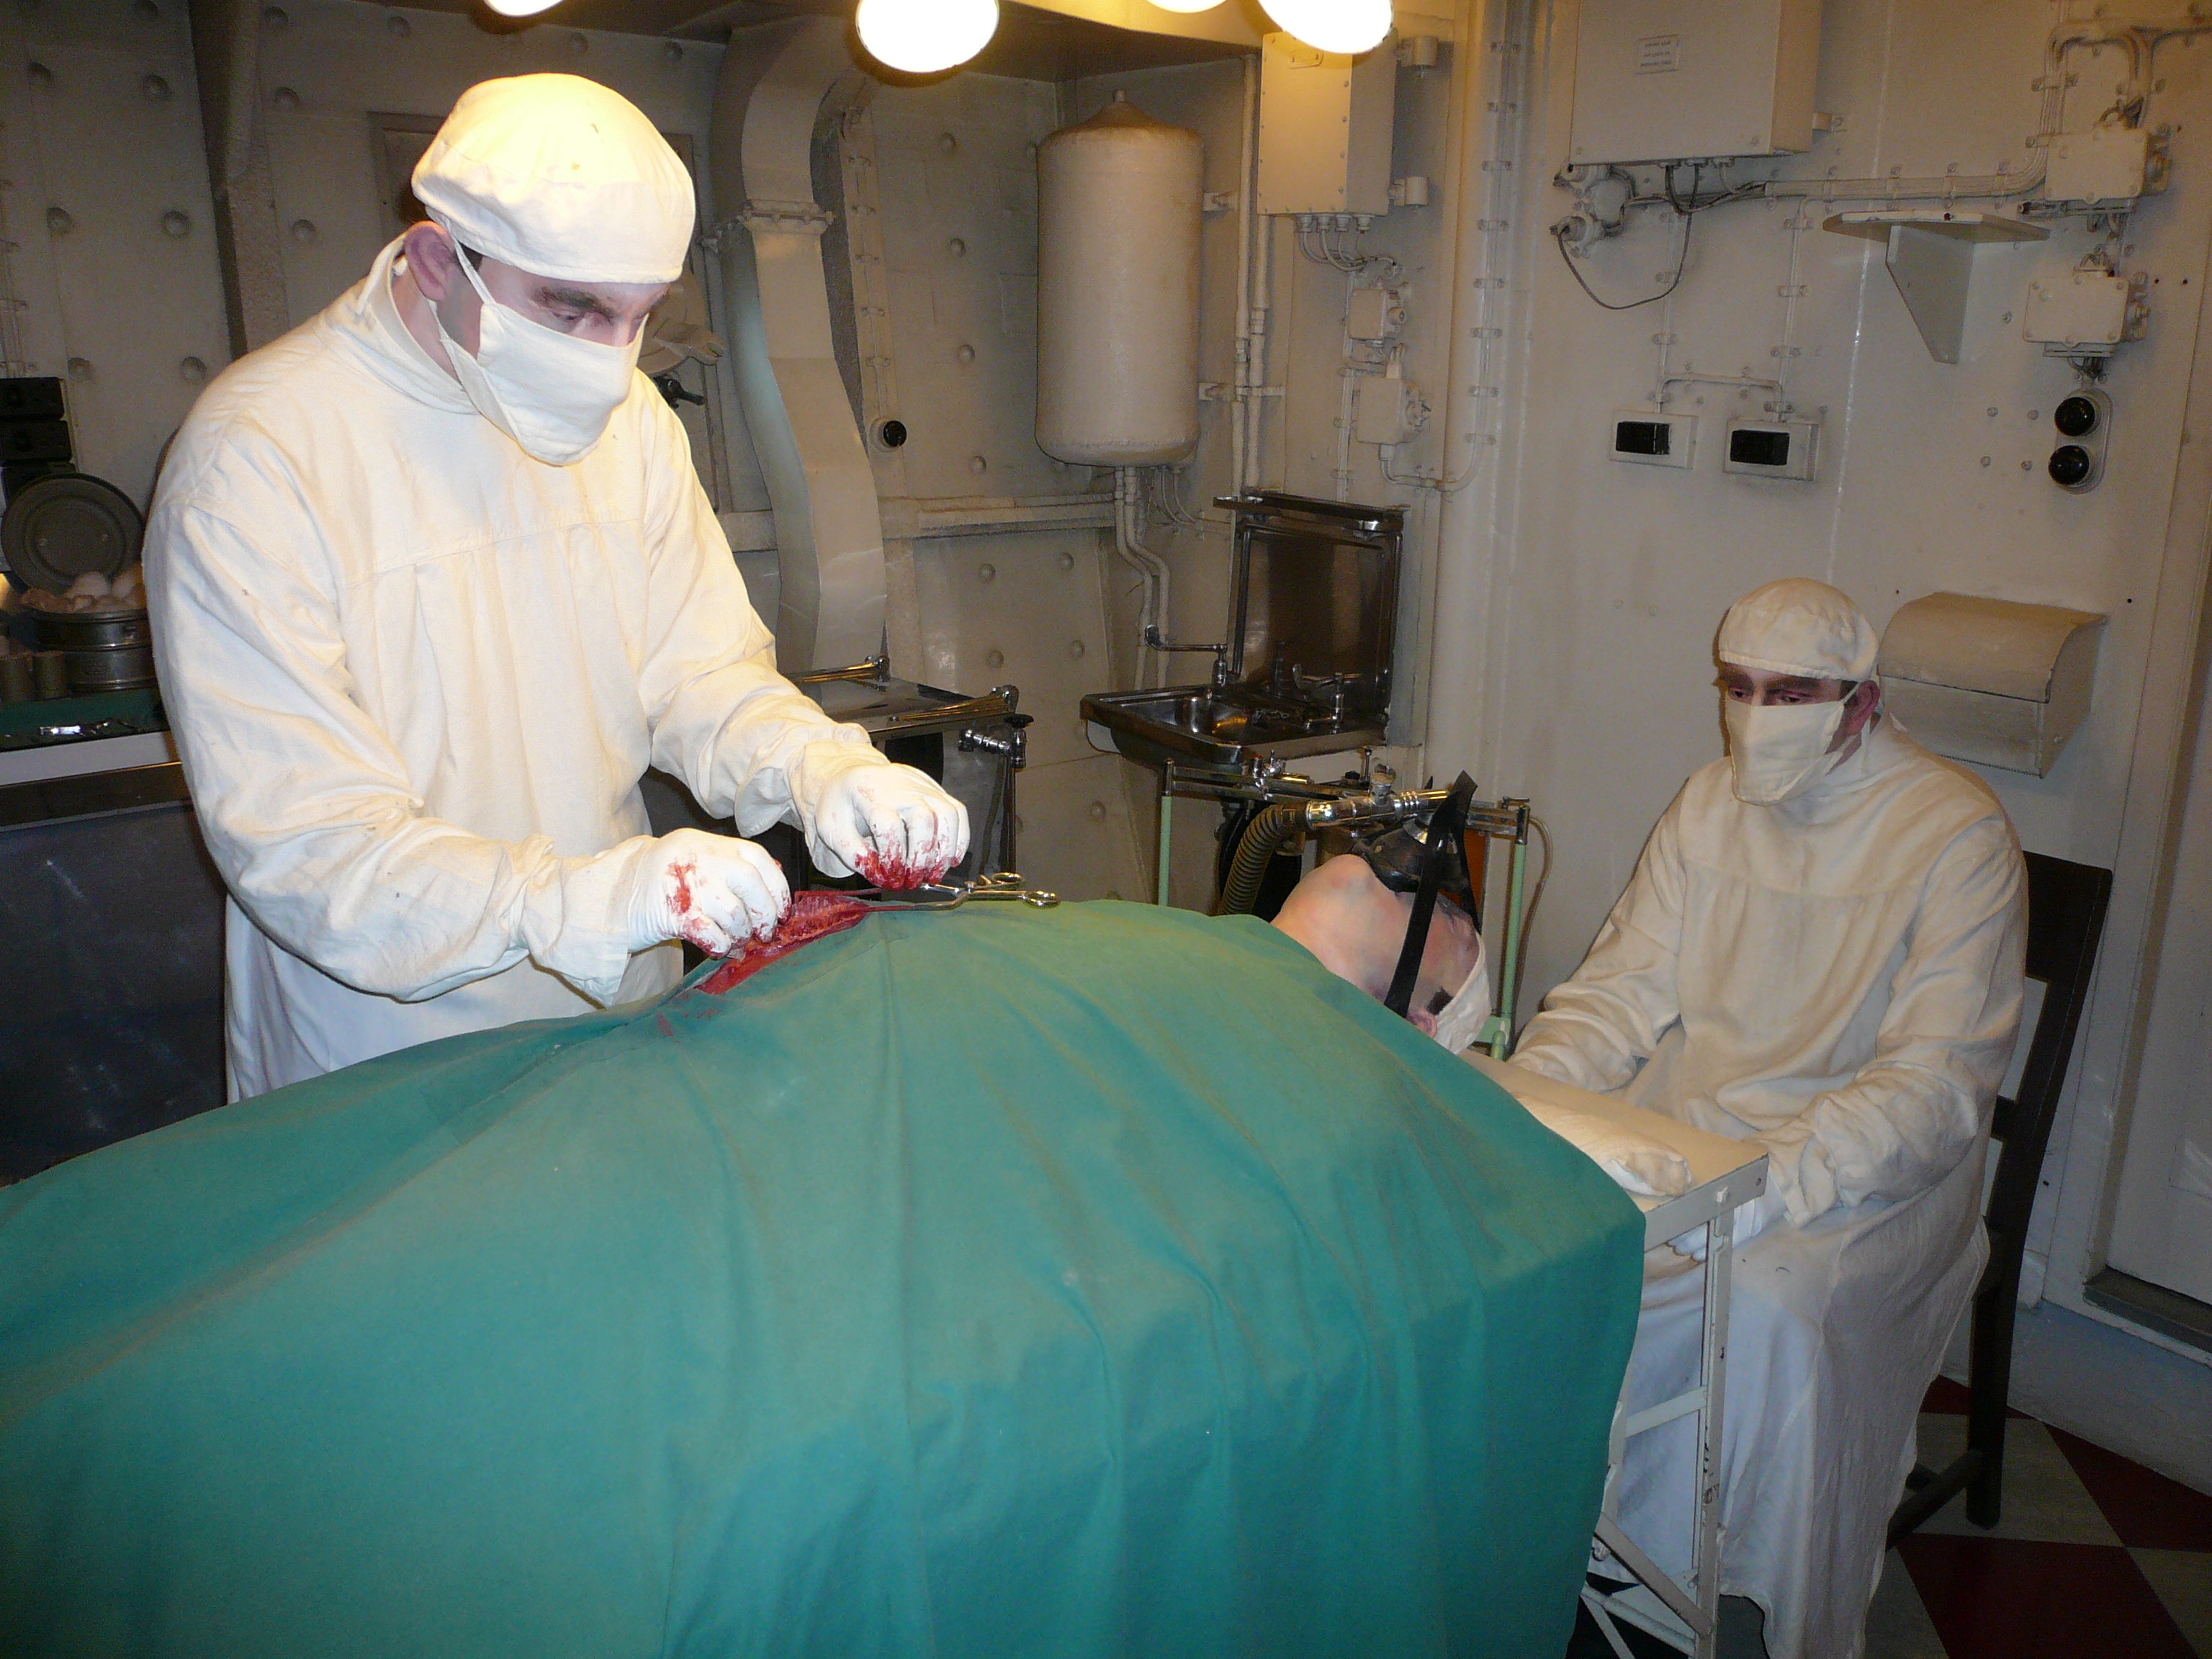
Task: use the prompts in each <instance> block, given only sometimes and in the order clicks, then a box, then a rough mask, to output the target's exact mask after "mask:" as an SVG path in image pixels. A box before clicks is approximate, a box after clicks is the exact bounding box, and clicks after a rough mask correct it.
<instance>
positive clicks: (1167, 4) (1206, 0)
mask: <svg viewBox="0 0 2212 1659" xmlns="http://www.w3.org/2000/svg"><path fill="white" fill-rule="evenodd" d="M1152 3H1153V4H1154V5H1156V6H1158V8H1159V9H1161V10H1162V11H1212V9H1214V8H1215V7H1216V6H1218V5H1219V4H1220V3H1221V0H1152Z"/></svg>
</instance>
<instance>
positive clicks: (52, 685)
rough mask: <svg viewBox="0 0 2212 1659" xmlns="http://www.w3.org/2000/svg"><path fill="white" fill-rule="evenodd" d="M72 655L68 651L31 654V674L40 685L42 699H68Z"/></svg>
mask: <svg viewBox="0 0 2212 1659" xmlns="http://www.w3.org/2000/svg"><path fill="white" fill-rule="evenodd" d="M69 660H70V653H68V652H66V651H33V653H31V674H32V678H33V679H34V680H35V681H36V683H37V685H38V695H39V696H40V697H66V696H69V694H70V671H69Z"/></svg>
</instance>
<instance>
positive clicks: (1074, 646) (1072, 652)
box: [1067, 640, 1083, 657]
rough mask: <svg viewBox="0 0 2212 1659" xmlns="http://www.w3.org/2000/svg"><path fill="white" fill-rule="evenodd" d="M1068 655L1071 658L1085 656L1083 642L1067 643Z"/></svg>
mask: <svg viewBox="0 0 2212 1659" xmlns="http://www.w3.org/2000/svg"><path fill="white" fill-rule="evenodd" d="M1067 654H1068V655H1069V656H1071V657H1080V656H1081V655H1082V654H1083V641H1081V640H1070V641H1068V642H1067Z"/></svg>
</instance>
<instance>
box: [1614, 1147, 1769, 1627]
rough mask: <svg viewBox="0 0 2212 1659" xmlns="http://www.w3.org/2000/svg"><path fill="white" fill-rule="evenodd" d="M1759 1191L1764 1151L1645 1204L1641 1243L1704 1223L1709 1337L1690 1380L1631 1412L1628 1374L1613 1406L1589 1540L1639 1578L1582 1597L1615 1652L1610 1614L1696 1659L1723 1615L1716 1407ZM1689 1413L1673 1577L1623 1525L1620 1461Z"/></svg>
mask: <svg viewBox="0 0 2212 1659" xmlns="http://www.w3.org/2000/svg"><path fill="white" fill-rule="evenodd" d="M1765 1190H1766V1156H1765V1153H1763V1152H1762V1153H1760V1154H1759V1156H1758V1157H1757V1158H1755V1159H1753V1161H1751V1162H1750V1163H1747V1164H1744V1165H1743V1166H1742V1167H1741V1168H1740V1169H1736V1170H1730V1171H1729V1172H1728V1173H1727V1174H1725V1175H1723V1176H1717V1177H1716V1178H1715V1179H1713V1180H1711V1181H1708V1182H1705V1184H1703V1185H1702V1186H1699V1187H1696V1188H1692V1189H1691V1190H1690V1191H1689V1192H1686V1193H1685V1194H1682V1195H1681V1196H1680V1198H1674V1199H1668V1200H1666V1201H1665V1202H1663V1203H1661V1204H1658V1205H1657V1206H1656V1207H1655V1208H1652V1209H1650V1210H1647V1211H1646V1212H1644V1249H1651V1248H1653V1247H1654V1246H1655V1245H1658V1244H1662V1243H1665V1242H1666V1241H1667V1240H1668V1239H1670V1238H1677V1237H1680V1236H1681V1235H1682V1234H1683V1233H1686V1232H1689V1231H1692V1230H1694V1229H1695V1228H1697V1227H1699V1226H1701V1225H1702V1226H1703V1227H1704V1228H1705V1344H1704V1352H1703V1354H1702V1357H1701V1360H1700V1363H1699V1372H1698V1382H1697V1385H1696V1386H1695V1387H1693V1388H1692V1389H1688V1390H1687V1391H1686V1392H1685V1393H1682V1394H1679V1395H1675V1396H1674V1398H1673V1399H1672V1400H1667V1401H1661V1402H1660V1403H1659V1404H1658V1405H1656V1406H1652V1407H1647V1408H1646V1409H1644V1410H1643V1411H1640V1412H1637V1413H1634V1414H1630V1413H1629V1412H1628V1409H1627V1393H1626V1382H1624V1383H1623V1385H1622V1395H1621V1403H1620V1406H1619V1407H1616V1408H1615V1410H1614V1412H1613V1437H1612V1442H1611V1444H1610V1446H1609V1447H1608V1451H1607V1470H1606V1477H1605V1499H1604V1502H1603V1504H1601V1506H1600V1508H1599V1511H1598V1521H1597V1539H1596V1546H1595V1547H1596V1549H1597V1551H1598V1553H1601V1554H1602V1555H1605V1556H1609V1557H1611V1558H1612V1559H1613V1560H1615V1561H1617V1562H1619V1563H1620V1565H1621V1566H1623V1567H1624V1568H1626V1570H1627V1571H1629V1572H1631V1573H1632V1574H1634V1575H1635V1577H1636V1581H1637V1582H1635V1583H1632V1584H1625V1585H1623V1586H1622V1587H1621V1588H1620V1589H1617V1590H1601V1589H1595V1587H1592V1586H1589V1585H1587V1584H1586V1585H1585V1586H1584V1587H1583V1593H1582V1599H1583V1606H1584V1607H1588V1608H1589V1611H1590V1617H1591V1618H1593V1619H1594V1620H1596V1621H1597V1627H1598V1629H1599V1630H1601V1632H1604V1634H1605V1639H1606V1640H1607V1642H1608V1643H1609V1644H1612V1647H1613V1652H1614V1653H1616V1654H1617V1655H1619V1656H1620V1659H1632V1655H1631V1654H1630V1652H1629V1650H1628V1645H1627V1644H1626V1642H1625V1641H1624V1640H1623V1639H1622V1638H1621V1634H1620V1630H1619V1629H1618V1628H1617V1626H1616V1624H1615V1621H1616V1620H1619V1621H1620V1622H1622V1623H1626V1624H1630V1625H1633V1626H1636V1627H1637V1628H1638V1629H1639V1630H1642V1631H1644V1632H1649V1633H1650V1634H1651V1635H1653V1636H1656V1637H1657V1638H1659V1639H1660V1640H1661V1641H1662V1642H1665V1643H1667V1644H1668V1645H1669V1646H1671V1647H1675V1648H1679V1649H1680V1650H1681V1651H1682V1652H1684V1653H1686V1654H1689V1655H1692V1656H1693V1659H1713V1654H1714V1651H1715V1648H1714V1643H1715V1641H1716V1638H1717V1635H1718V1632H1719V1624H1720V1601H1721V1591H1720V1579H1721V1574H1720V1555H1721V1523H1720V1522H1721V1516H1720V1484H1721V1414H1722V1406H1723V1401H1724V1400H1725V1398H1726V1394H1727V1382H1728V1328H1729V1279H1730V1278H1731V1277H1732V1275H1733V1273H1734V1267H1735V1249H1734V1244H1735V1212H1736V1210H1737V1208H1738V1207H1739V1206H1741V1205H1745V1204H1748V1203H1749V1202H1751V1200H1753V1199H1755V1198H1757V1197H1758V1196H1759V1194H1761V1193H1763V1192H1765ZM1692 1413H1695V1414H1696V1415H1697V1417H1698V1419H1699V1437H1698V1480H1697V1488H1696V1491H1695V1492H1693V1493H1692V1504H1693V1505H1694V1511H1693V1512H1694V1515H1695V1517H1696V1518H1695V1522H1694V1525H1693V1527H1692V1534H1691V1546H1690V1571H1689V1575H1688V1577H1686V1578H1682V1579H1677V1578H1675V1577H1674V1576H1673V1575H1672V1574H1670V1573H1668V1572H1667V1571H1664V1570H1662V1568H1661V1567H1660V1566H1659V1565H1658V1564H1657V1563H1656V1562H1655V1561H1653V1560H1652V1559H1650V1557H1649V1556H1648V1555H1646V1554H1644V1552H1643V1551H1642V1550H1641V1549H1640V1548H1638V1547H1637V1544H1636V1541H1634V1540H1633V1539H1632V1538H1631V1537H1629V1535H1628V1534H1626V1532H1625V1531H1623V1530H1622V1529H1621V1525H1620V1470H1621V1465H1622V1462H1623V1461H1624V1460H1625V1458H1626V1453H1627V1449H1628V1442H1629V1439H1630V1437H1632V1436H1635V1435H1639V1434H1644V1433H1648V1432H1650V1431H1651V1430H1653V1429H1656V1428H1658V1427H1659V1426H1660V1425H1662V1424H1667V1423H1672V1422H1674V1420H1675V1419H1678V1418H1682V1417H1687V1416H1690V1415H1691V1414H1692Z"/></svg>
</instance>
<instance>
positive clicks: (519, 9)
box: [484, 0, 561, 17]
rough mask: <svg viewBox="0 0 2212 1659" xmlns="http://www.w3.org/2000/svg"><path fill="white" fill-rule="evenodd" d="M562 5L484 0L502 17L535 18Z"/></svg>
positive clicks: (547, 0) (549, 0) (527, 0)
mask: <svg viewBox="0 0 2212 1659" xmlns="http://www.w3.org/2000/svg"><path fill="white" fill-rule="evenodd" d="M560 3H561V0H484V4H485V5H487V6H489V7H490V8H491V9H492V10H494V11H495V12H497V13H498V14H499V15H501V17H535V16H537V15H538V13H539V12H541V11H550V10H552V9H553V8H554V7H556V6H557V5H559V4H560Z"/></svg>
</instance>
